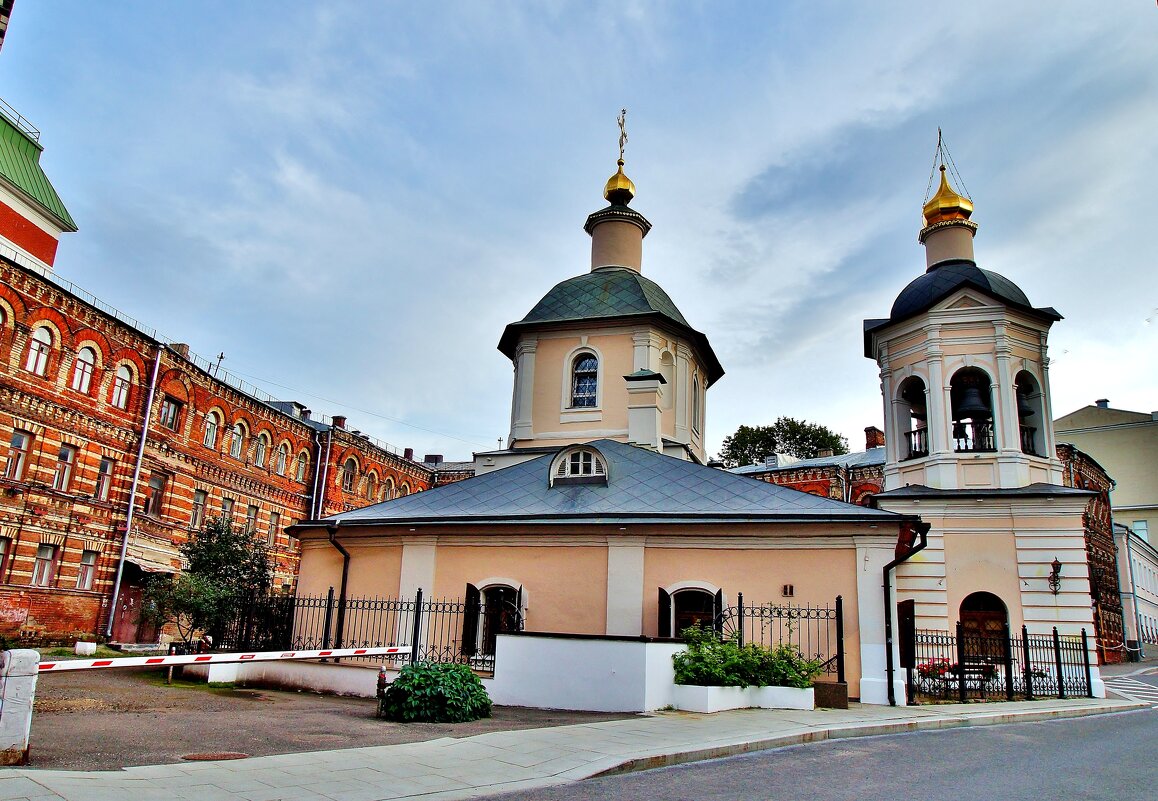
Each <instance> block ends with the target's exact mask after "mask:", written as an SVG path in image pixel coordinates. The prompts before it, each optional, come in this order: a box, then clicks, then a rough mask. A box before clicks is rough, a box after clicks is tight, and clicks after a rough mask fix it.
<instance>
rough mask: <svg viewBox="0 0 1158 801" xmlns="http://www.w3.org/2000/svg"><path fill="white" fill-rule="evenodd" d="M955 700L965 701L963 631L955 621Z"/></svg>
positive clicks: (959, 623) (958, 622) (959, 622)
mask: <svg viewBox="0 0 1158 801" xmlns="http://www.w3.org/2000/svg"><path fill="white" fill-rule="evenodd" d="M957 700H958V701H960V702H961V703H965V631H964V629H963V628H962V627H961V621H960V620H958V621H957Z"/></svg>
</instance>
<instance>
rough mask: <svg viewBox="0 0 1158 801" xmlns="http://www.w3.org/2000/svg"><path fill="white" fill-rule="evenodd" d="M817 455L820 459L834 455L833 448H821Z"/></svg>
mask: <svg viewBox="0 0 1158 801" xmlns="http://www.w3.org/2000/svg"><path fill="white" fill-rule="evenodd" d="M816 456H817V458H819V459H827V458H828V457H830V456H832V448H821V449H820V450H818V451H817V452H816Z"/></svg>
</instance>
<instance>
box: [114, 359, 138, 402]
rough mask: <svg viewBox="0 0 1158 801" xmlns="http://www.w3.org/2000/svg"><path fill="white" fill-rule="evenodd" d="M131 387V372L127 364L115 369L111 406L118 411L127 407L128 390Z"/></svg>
mask: <svg viewBox="0 0 1158 801" xmlns="http://www.w3.org/2000/svg"><path fill="white" fill-rule="evenodd" d="M132 385H133V371H132V370H131V369H129V366H128V365H127V364H122V365H121V366H120V367H118V368H117V374H116V377H115V378H113V395H112V398H111V402H112V404H113V406H116V407H117V408H118V409H126V408H128V406H129V388H130V387H132Z"/></svg>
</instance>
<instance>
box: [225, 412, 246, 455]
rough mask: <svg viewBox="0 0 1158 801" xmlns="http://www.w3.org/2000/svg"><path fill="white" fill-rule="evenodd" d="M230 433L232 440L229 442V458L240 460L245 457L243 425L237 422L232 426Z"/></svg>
mask: <svg viewBox="0 0 1158 801" xmlns="http://www.w3.org/2000/svg"><path fill="white" fill-rule="evenodd" d="M230 432H231V433H232V438H231V439H230V440H229V456H230V458H233V459H240V458H241V457H242V456H244V455H245V424H244V423H242V422H241V421H240V420H239V421H238V422H236V423H234V424H233V428H231V429H230Z"/></svg>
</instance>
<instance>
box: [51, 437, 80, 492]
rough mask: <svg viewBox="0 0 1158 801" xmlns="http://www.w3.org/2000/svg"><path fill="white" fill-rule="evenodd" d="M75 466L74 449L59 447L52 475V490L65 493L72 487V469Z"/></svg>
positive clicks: (64, 446)
mask: <svg viewBox="0 0 1158 801" xmlns="http://www.w3.org/2000/svg"><path fill="white" fill-rule="evenodd" d="M75 465H76V448H75V447H73V446H72V445H61V446H60V451H59V452H58V453H57V455H56V470H55V472H54V473H53V474H52V488H53V489H54V490H59V491H60V492H67V491H68V488H69V487H70V486H71V485H72V469H73V467H74V466H75Z"/></svg>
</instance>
